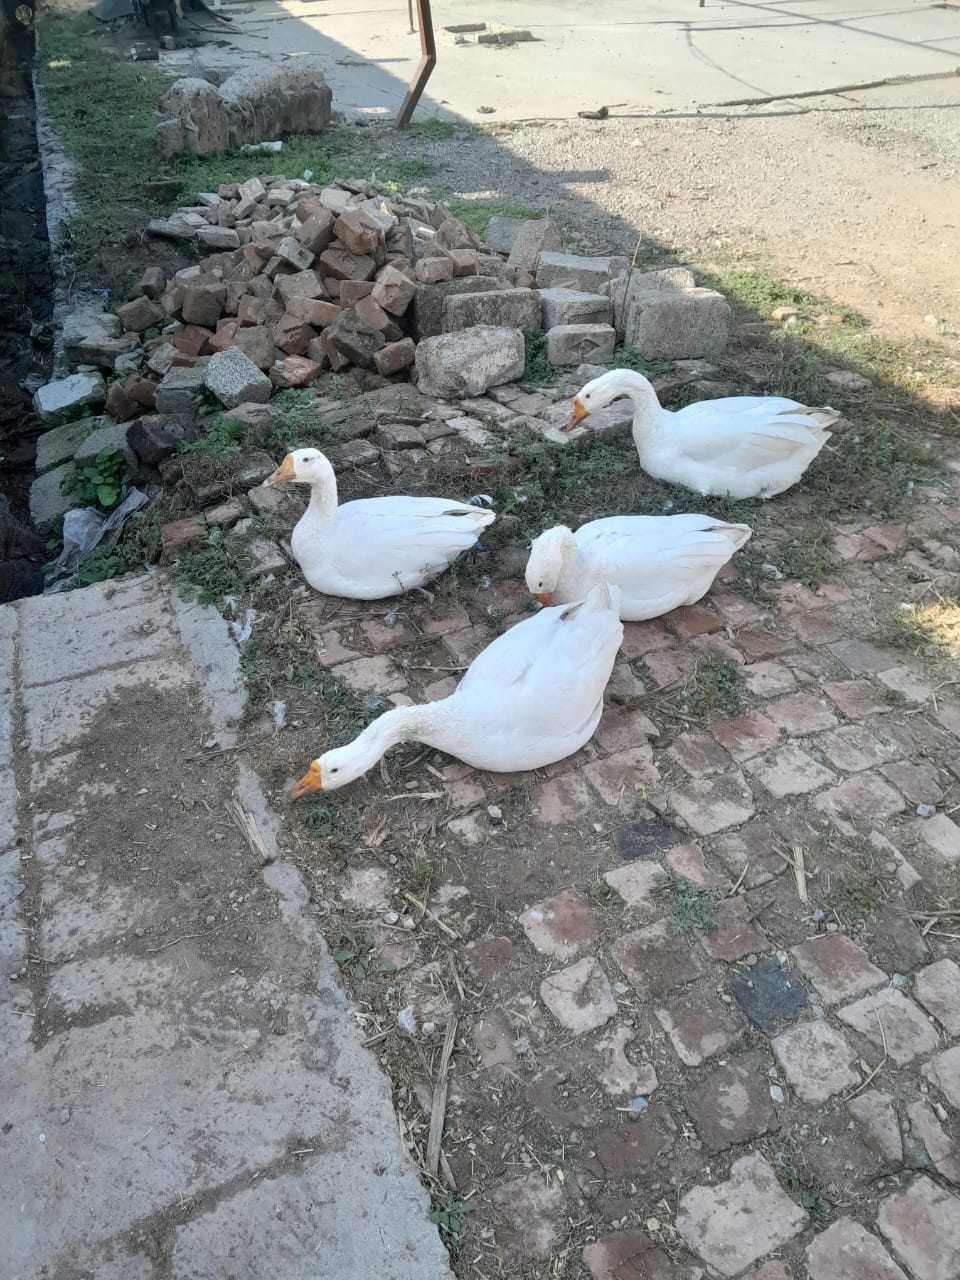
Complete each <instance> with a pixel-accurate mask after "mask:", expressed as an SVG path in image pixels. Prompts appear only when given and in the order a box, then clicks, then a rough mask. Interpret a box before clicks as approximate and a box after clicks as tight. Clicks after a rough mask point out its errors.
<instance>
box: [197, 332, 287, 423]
mask: <svg viewBox="0 0 960 1280" xmlns="http://www.w3.org/2000/svg"><path fill="white" fill-rule="evenodd" d="M203 385H204V386H205V387H206V389H207V390H208V391H211V392H212V393H213V394H214V395H215V396H216V397H217V399H218V400H219V401H220V403H221V404H222V405H223V406H224V408H226V409H232V408H234V406H235V405H238V404H266V402H267V401H268V400H269V399H270V393H271V391H272V389H273V384H272V383H271V381H270V379H269V378H268V377H267V376H266V374H264V373H261V371H260V370H259V369H258V368H257V366H256V365H255V364H254V363H253V361H252V360H251V359H250V357H249V356H247V355H244V353H243V352H242V351H241V350H240V348H239V347H229V348H228V349H227V350H226V351H218V352H216V353H215V354H214V355H212V356H211V357H210V363H209V364H208V365H207V367H206V370H205V371H204V377H203Z"/></svg>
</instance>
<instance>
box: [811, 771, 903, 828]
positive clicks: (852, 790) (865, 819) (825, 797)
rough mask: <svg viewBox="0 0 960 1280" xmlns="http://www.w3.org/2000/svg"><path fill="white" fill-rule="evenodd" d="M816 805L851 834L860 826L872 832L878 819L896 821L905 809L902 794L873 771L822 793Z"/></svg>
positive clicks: (815, 801)
mask: <svg viewBox="0 0 960 1280" xmlns="http://www.w3.org/2000/svg"><path fill="white" fill-rule="evenodd" d="M814 804H815V805H816V806H817V808H818V809H822V810H823V812H824V813H826V814H827V815H828V816H829V817H830V818H832V819H833V821H834V822H836V824H837V826H839V827H840V829H841V831H846V832H847V833H848V834H854V833H855V831H856V828H858V827H862V828H865V829H866V830H869V829H870V828H871V827H873V826H875V825H876V823H877V821H878V820H880V819H882V818H892V817H893V815H894V814H895V813H902V812H903V809H904V808H905V805H904V802H903V798H902V796H901V795H900V794H899V792H897V791H894V789H893V788H892V787H890V786H888V785H887V784H886V783H885V782H884V780H883V779H882V778H879V777H878V776H877V775H876V774H875V773H870V772H864V773H858V774H856V775H855V776H854V777H852V778H848V779H847V780H846V782H841V783H840V785H839V786H837V787H831V789H830V790H829V791H823V792H821V794H820V795H818V796H817V797H816V799H815V800H814Z"/></svg>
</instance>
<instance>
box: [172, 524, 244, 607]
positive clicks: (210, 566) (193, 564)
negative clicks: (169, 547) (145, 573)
mask: <svg viewBox="0 0 960 1280" xmlns="http://www.w3.org/2000/svg"><path fill="white" fill-rule="evenodd" d="M252 563H253V561H252V559H251V557H250V553H249V551H248V550H247V548H246V547H245V546H244V545H243V543H242V542H241V540H240V539H239V538H238V537H237V536H236V535H234V534H230V533H229V532H224V530H223V529H221V528H219V527H218V528H215V529H209V530H208V531H207V533H206V534H205V535H204V537H202V538H199V539H197V541H195V542H191V543H187V544H186V545H185V546H183V547H181V549H180V551H179V553H178V559H177V566H176V570H175V573H174V577H175V578H176V580H177V582H178V583H180V585H181V587H182V588H183V589H184V590H185V592H186V593H187V594H190V595H194V596H196V598H197V599H198V600H199V601H200V603H201V604H218V603H219V602H220V601H221V600H222V599H223V598H224V596H239V595H241V594H242V593H243V588H244V583H245V581H246V575H247V573H248V572H249V571H250V567H251V565H252Z"/></svg>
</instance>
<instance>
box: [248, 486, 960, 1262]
mask: <svg viewBox="0 0 960 1280" xmlns="http://www.w3.org/2000/svg"><path fill="white" fill-rule="evenodd" d="M918 497H919V500H920V501H919V505H918V507H917V509H916V515H915V518H914V520H913V522H912V523H911V525H910V526H909V527H905V526H902V525H898V526H893V525H883V526H878V525H871V523H870V521H869V519H868V518H865V519H863V520H862V521H860V522H859V523H858V524H855V525H849V526H845V527H844V528H842V529H840V530H839V531H838V532H837V538H836V548H835V549H836V553H837V555H838V556H839V557H840V558H841V559H842V561H843V563H844V573H843V576H842V579H841V580H839V581H832V582H827V583H826V584H825V585H824V586H823V587H821V588H820V589H819V590H817V591H812V590H809V589H807V588H806V587H803V586H800V585H798V584H796V583H791V582H789V581H783V582H776V583H771V585H770V589H769V592H768V593H767V599H765V600H762V601H758V600H756V599H754V598H748V596H747V595H745V594H743V593H742V590H741V589H740V584H739V580H738V576H737V571H736V568H735V567H734V566H730V567H728V569H727V570H726V571H725V572H724V575H723V576H722V580H721V581H719V582H718V583H717V585H716V587H715V589H714V590H713V592H712V593H711V594H710V595H709V596H708V597H707V598H706V599H705V600H704V601H703V602H702V603H701V605H699V606H697V607H694V608H688V609H682V610H679V611H677V612H676V613H674V614H671V615H669V616H668V617H666V618H663V619H660V620H657V621H652V622H648V623H641V624H628V625H627V626H626V628H625V630H626V636H625V641H624V648H623V653H622V656H621V659H620V660H619V662H618V665H617V668H616V670H615V673H614V677H613V681H612V684H611V688H610V693H609V705H608V708H607V710H606V712H605V714H604V717H603V720H602V722H601V724H600V727H599V729H598V731H597V734H596V736H595V738H594V740H593V741H592V742H591V743H590V744H588V746H587V747H586V748H585V749H584V750H583V751H582V752H580V753H579V754H578V755H577V756H576V757H573V758H571V759H569V760H566V761H563V762H561V763H559V764H557V765H555V766H552V767H551V768H548V769H546V770H543V771H542V772H540V773H537V774H530V775H510V776H506V777H505V776H502V775H494V774H478V773H477V772H475V771H473V770H470V769H468V768H466V767H463V766H459V765H456V764H451V763H450V762H449V761H448V760H445V759H444V758H443V757H438V756H434V755H432V754H431V753H429V752H426V753H425V752H423V751H422V750H418V751H414V750H412V749H405V751H406V754H403V753H401V754H400V755H399V756H398V757H397V758H396V759H395V760H394V761H393V763H391V762H390V761H388V765H387V767H388V770H389V778H388V779H386V778H384V777H381V776H379V775H378V774H377V771H376V770H374V771H373V772H372V773H371V774H370V775H368V778H367V779H366V780H364V781H362V782H360V783H358V784H356V785H355V786H354V787H353V788H352V789H350V790H344V791H342V792H339V793H337V795H336V796H334V797H329V798H321V800H320V801H318V802H317V803H318V804H319V805H320V806H322V807H323V808H322V812H323V813H324V814H326V815H327V817H330V816H331V815H333V816H332V817H331V821H332V822H333V824H334V827H336V823H337V822H342V821H347V820H349V823H353V824H355V826H354V827H353V828H352V835H348V836H347V838H346V839H345V841H344V842H343V844H342V847H341V851H340V854H339V855H337V853H336V849H337V839H336V832H335V833H334V836H333V837H332V838H330V839H327V840H326V841H325V842H324V841H321V842H320V843H319V844H318V841H317V839H316V838H311V837H308V836H306V835H305V834H304V833H303V831H302V829H300V833H299V836H297V829H296V828H295V827H293V828H292V827H291V826H289V825H288V827H287V831H288V834H289V835H290V838H291V839H298V840H299V852H298V854H297V857H298V860H300V861H301V865H304V866H305V867H306V868H307V872H308V879H309V881H310V883H311V888H312V891H313V893H314V896H315V898H316V900H317V901H318V902H319V903H320V904H322V905H321V911H322V913H323V918H324V919H325V921H326V924H325V928H326V929H327V931H328V935H329V934H331V933H333V932H336V931H337V930H342V929H345V928H349V929H353V930H365V931H366V935H367V936H368V937H369V938H370V939H371V940H372V943H373V945H374V947H375V950H376V952H377V954H378V955H379V956H380V958H381V961H383V962H385V964H386V967H387V968H389V969H390V970H391V972H390V973H389V974H388V975H381V976H380V977H379V978H378V977H374V976H372V969H371V970H369V971H365V972H364V974H362V975H359V976H358V975H357V974H356V973H354V980H355V990H356V992H357V996H358V999H359V1000H360V1002H361V1005H362V1007H363V1009H364V1015H363V1016H364V1017H365V1019H366V1025H367V1027H368V1029H369V1030H370V1031H371V1033H372V1034H373V1035H374V1036H376V1037H377V1038H378V1044H377V1052H378V1053H380V1054H381V1060H382V1061H383V1063H384V1065H385V1068H386V1069H387V1070H388V1071H389V1072H390V1073H391V1074H392V1076H393V1078H394V1082H395V1086H396V1098H397V1101H398V1106H399V1108H400V1111H401V1115H402V1117H403V1121H404V1124H405V1131H406V1133H407V1137H408V1143H409V1145H410V1146H411V1149H413V1150H415V1151H417V1150H419V1151H421V1153H422V1147H423V1144H425V1142H426V1129H427V1124H428V1120H429V1113H430V1105H431V1092H430V1090H429V1089H428V1088H427V1085H428V1084H429V1075H430V1072H429V1070H428V1071H426V1072H425V1071H424V1067H425V1065H427V1063H428V1062H429V1064H431V1069H433V1068H435V1064H436V1061H437V1058H438V1055H439V1046H440V1043H441V1042H442V1040H443V1034H444V1027H445V1025H447V1023H448V1020H449V1018H450V1017H451V1015H452V1014H454V1013H455V1014H457V1016H458V1018H459V1024H460V1027H459V1033H458V1036H457V1038H456V1046H455V1052H454V1058H453V1067H452V1070H451V1074H450V1081H449V1096H448V1110H447V1121H446V1134H445V1142H444V1152H445V1156H446V1158H447V1161H448V1183H449V1185H450V1186H451V1187H453V1186H456V1188H457V1192H456V1194H457V1195H458V1196H461V1197H463V1196H467V1197H468V1199H470V1200H471V1202H472V1204H473V1207H474V1210H475V1212H474V1213H473V1215H472V1216H471V1217H470V1219H469V1222H468V1224H467V1226H466V1228H465V1236H464V1240H463V1243H462V1247H461V1250H460V1254H459V1258H458V1262H457V1269H458V1274H461V1275H470V1276H472V1275H477V1276H489V1275H493V1274H496V1275H505V1276H507V1275H508V1276H521V1275H522V1276H530V1277H534V1276H536V1277H541V1276H542V1277H546V1276H551V1277H553V1276H590V1277H594V1278H595V1280H613V1278H616V1280H641V1278H643V1280H647V1278H650V1277H653V1278H654V1280H670V1278H672V1277H682V1276H694V1277H695V1276H698V1275H702V1274H704V1272H705V1271H706V1273H708V1274H713V1275H721V1276H726V1277H733V1276H739V1275H749V1277H750V1280H785V1278H786V1277H789V1276H790V1275H791V1274H796V1275H800V1276H802V1275H809V1276H810V1277H812V1280H879V1278H883V1280H894V1278H898V1280H899V1278H901V1277H904V1276H912V1277H913V1280H956V1277H958V1276H960V1198H958V1195H957V1192H956V1189H955V1188H956V1184H957V1183H958V1181H960V1142H958V1135H960V968H958V965H957V941H958V935H960V930H958V929H957V923H958V918H960V917H958V915H957V911H958V906H960V904H958V892H957V890H958V880H957V876H958V869H960V826H958V824H957V821H956V820H955V813H954V811H955V810H956V809H957V807H958V805H960V801H958V783H960V764H958V738H960V702H958V701H957V700H956V699H955V694H956V689H955V684H956V681H955V680H954V679H953V678H952V677H950V676H949V671H950V670H951V667H950V666H949V664H947V665H946V666H945V665H944V662H945V661H946V660H945V659H943V658H940V659H937V661H936V662H935V664H934V665H933V666H930V665H928V662H927V653H926V652H921V650H922V648H923V646H922V644H917V645H915V646H914V649H915V652H910V651H909V650H905V649H904V648H902V647H899V648H894V647H892V646H891V643H890V639H889V637H885V636H883V635H879V634H878V622H877V619H878V616H879V609H880V604H879V603H878V602H882V603H884V607H885V608H887V609H889V608H891V607H892V608H893V609H894V611H895V610H896V602H897V601H898V600H900V599H901V598H902V596H901V595H899V594H898V593H899V592H901V591H904V590H905V585H904V584H905V583H906V582H907V581H909V580H910V579H911V577H912V578H913V580H914V581H921V580H922V581H928V582H929V581H934V582H935V581H937V580H938V579H939V577H940V576H941V575H942V574H943V571H944V565H945V563H949V562H950V561H951V558H952V557H956V555H957V553H956V551H953V550H952V549H951V546H950V545H949V544H950V543H951V542H952V541H953V540H955V539H956V533H957V530H958V525H960V516H958V515H957V512H956V509H955V506H954V503H953V499H952V497H950V495H949V493H948V492H947V488H946V486H945V487H944V488H939V487H931V488H929V489H926V490H924V491H923V492H922V493H920V494H919V495H918ZM491 572H493V573H494V582H493V585H492V586H490V584H489V583H487V584H484V583H482V582H481V584H480V585H479V586H476V585H473V586H471V587H469V588H463V589H460V590H458V592H457V597H458V599H457V600H456V601H453V600H451V598H450V596H449V595H446V594H444V593H443V592H441V593H440V594H438V596H437V599H436V600H435V601H434V602H433V603H432V604H428V603H423V602H422V601H416V600H414V599H413V598H411V597H407V598H405V599H404V601H402V602H400V603H399V605H398V609H399V619H398V620H397V619H395V618H393V617H389V616H388V618H387V621H386V622H384V614H385V608H384V606H383V605H382V604H381V605H379V606H375V605H371V606H364V605H358V606H356V607H351V608H350V609H349V610H346V609H342V608H335V607H334V606H333V602H325V601H322V600H317V599H316V598H313V599H311V600H309V601H307V602H306V603H304V604H302V605H301V606H299V607H298V608H299V620H300V621H299V625H301V626H303V627H305V628H306V629H307V630H308V631H309V632H310V634H312V635H313V637H314V641H315V645H316V650H317V653H318V655H319V657H320V660H321V661H322V662H324V663H325V664H326V665H327V666H328V667H329V669H330V670H331V671H332V672H333V673H334V674H336V675H337V676H339V677H340V678H341V679H342V681H343V682H344V684H345V685H346V686H349V687H350V688H351V689H353V690H355V691H356V692H357V693H360V694H363V695H364V696H366V695H369V693H370V692H371V691H373V692H375V693H378V694H380V695H381V696H383V697H384V698H385V699H386V700H388V701H392V702H395V703H396V702H405V701H408V700H411V701H418V700H421V699H423V698H426V699H433V698H439V697H442V696H443V695H445V694H446V693H447V692H448V691H450V690H451V689H452V688H453V685H454V680H455V677H456V672H457V671H458V670H459V669H461V668H462V666H463V664H465V663H467V662H469V660H470V659H471V658H472V657H473V656H474V654H475V653H476V652H478V651H479V649H481V648H482V647H483V646H484V645H485V644H486V643H487V642H488V640H489V639H490V638H491V637H492V636H493V635H495V634H497V633H498V632H499V631H500V630H502V629H503V627H504V626H505V625H507V624H509V623H510V622H511V621H513V620H515V619H516V618H518V617H520V616H522V614H523V611H524V610H525V609H526V608H528V607H529V606H528V603H527V600H526V596H525V592H524V588H523V584H522V582H521V581H520V579H519V576H516V575H517V572H518V571H517V568H516V567H514V568H513V570H512V574H513V575H514V576H509V575H508V576H505V577H502V578H498V577H497V574H496V570H495V568H491ZM352 605H353V602H351V606H352ZM294 612H296V610H294ZM731 670H732V671H733V675H732V676H731V675H730V672H731ZM945 670H946V671H947V673H948V674H947V675H946V676H945V675H944V671H945ZM952 670H954V671H955V667H953V668H952ZM711 671H712V672H714V673H716V672H718V671H723V672H726V673H727V674H726V676H725V677H724V679H729V680H730V681H732V682H733V683H734V684H735V685H736V688H737V705H735V706H732V705H729V704H728V703H727V702H725V698H726V692H725V687H724V685H723V683H722V681H721V683H720V685H719V686H716V685H715V686H713V687H711V686H710V685H709V683H708V684H707V686H706V688H705V686H704V677H705V675H706V674H707V673H708V672H711ZM297 714H298V715H299V714H300V711H299V709H298V711H297ZM312 725H313V722H312V721H311V720H310V719H309V716H308V718H307V719H306V720H305V721H304V727H303V728H297V727H296V725H295V727H294V730H293V733H292V739H293V741H292V743H291V745H290V746H289V748H288V749H287V750H286V754H285V755H284V757H283V763H282V766H277V767H275V768H274V772H273V774H272V776H271V777H270V778H269V779H268V781H269V782H270V784H271V785H273V784H276V785H277V788H278V791H277V794H278V795H279V794H280V792H279V787H280V783H281V781H282V778H281V774H282V773H283V769H284V768H285V769H286V776H293V775H295V773H296V772H300V771H302V768H303V767H304V766H305V763H306V761H307V760H308V759H309V758H310V757H311V756H312V755H315V754H317V752H318V751H319V750H322V749H323V747H324V745H325V743H324V742H323V741H317V737H316V729H315V728H314V727H312ZM405 791H406V792H408V793H410V794H409V800H408V802H407V803H406V804H402V803H400V802H403V801H404V800H405V799H407V797H405V795H404V792H405ZM381 802H382V803H381ZM318 812H319V811H318ZM338 815H339V816H338ZM345 815H346V817H345ZM319 830H320V828H319V826H316V825H315V826H314V828H313V832H314V837H315V836H316V835H317V833H318V831H319ZM358 830H359V831H360V832H361V833H362V834H361V835H360V836H357V831H358ZM327 835H329V831H328V832H327ZM388 855H389V856H388ZM417 859H421V860H422V859H426V860H427V861H426V863H425V864H424V868H423V869H421V871H420V872H419V873H418V872H417V870H416V865H417V863H416V860H417ZM418 874H419V875H420V883H421V884H422V885H424V886H425V887H422V888H417V879H416V877H417V875H418ZM437 922H439V924H438V923H437ZM394 967H395V968H396V970H397V972H393V970H394ZM401 1011H402V1012H401ZM398 1013H400V1024H399V1027H398V1023H397V1014H398ZM400 1028H403V1030H400ZM411 1030H412V1031H413V1032H414V1034H413V1035H411V1034H409V1033H410V1032H411ZM425 1055H426V1056H425ZM451 1194H452V1192H451Z"/></svg>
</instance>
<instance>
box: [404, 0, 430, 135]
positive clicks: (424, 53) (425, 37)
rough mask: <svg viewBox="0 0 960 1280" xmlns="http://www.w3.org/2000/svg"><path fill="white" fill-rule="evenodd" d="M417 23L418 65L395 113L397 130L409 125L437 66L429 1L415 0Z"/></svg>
mask: <svg viewBox="0 0 960 1280" xmlns="http://www.w3.org/2000/svg"><path fill="white" fill-rule="evenodd" d="M417 21H418V23H419V26H420V52H421V58H420V65H419V66H418V67H417V70H416V72H415V74H414V77H413V80H412V81H411V82H410V88H409V89H408V90H407V96H406V97H405V98H404V100H403V102H402V103H401V105H400V110H399V111H398V112H397V120H396V125H397V128H398V129H405V128H406V127H407V125H408V124H409V123H410V117H411V116H412V115H413V113H414V111H415V110H416V107H417V103H418V102H419V101H420V95H421V94H422V93H423V91H424V89H425V88H426V87H427V81H428V80H429V79H430V73H431V71H433V68H434V67H435V66H436V65H437V42H436V40H435V39H434V35H433V15H432V14H431V12H430V0H417Z"/></svg>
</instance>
